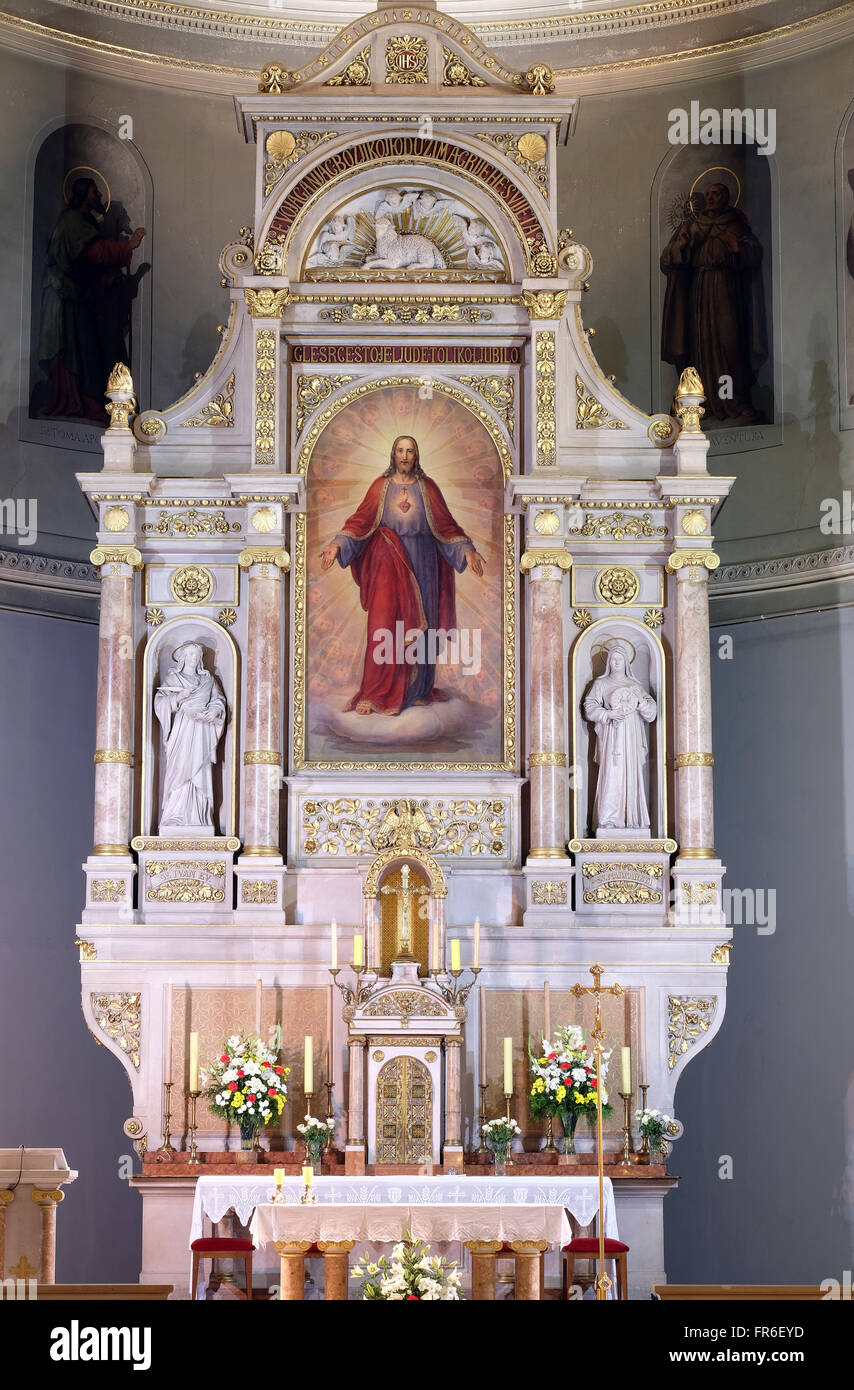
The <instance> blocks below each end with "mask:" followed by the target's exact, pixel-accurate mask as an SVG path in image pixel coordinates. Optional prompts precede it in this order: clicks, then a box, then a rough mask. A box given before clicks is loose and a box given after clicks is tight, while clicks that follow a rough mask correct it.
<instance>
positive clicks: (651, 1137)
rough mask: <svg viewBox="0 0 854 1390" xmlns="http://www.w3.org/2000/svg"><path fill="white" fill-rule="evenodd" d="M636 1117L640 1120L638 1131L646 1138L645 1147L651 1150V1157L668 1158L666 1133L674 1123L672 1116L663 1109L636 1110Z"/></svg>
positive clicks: (653, 1158)
mask: <svg viewBox="0 0 854 1390" xmlns="http://www.w3.org/2000/svg"><path fill="white" fill-rule="evenodd" d="M635 1118H636V1119H637V1122H638V1131H639V1133H640V1135H641V1137H642V1138H643V1139H644V1140H645V1144H644V1147H645V1148H647V1149H648V1150H649V1156H650V1158H651V1159H652V1160H653V1161H655V1159H656V1158H657V1157H660V1158H662V1159H664V1158H666V1157H667V1144H666V1142H665V1135H666V1134H667V1133H668V1132H669V1129H670V1126H671V1125H672V1124H673V1118H672V1116H671V1115H665V1114H664V1112H663V1111H662V1110H636V1111H635ZM641 1152H643V1151H641Z"/></svg>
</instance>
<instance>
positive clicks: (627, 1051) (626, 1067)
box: [622, 1047, 632, 1095]
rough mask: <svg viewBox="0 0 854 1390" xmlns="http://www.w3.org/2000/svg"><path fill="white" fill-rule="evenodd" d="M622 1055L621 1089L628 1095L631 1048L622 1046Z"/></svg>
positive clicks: (630, 1072)
mask: <svg viewBox="0 0 854 1390" xmlns="http://www.w3.org/2000/svg"><path fill="white" fill-rule="evenodd" d="M622 1057H623V1072H622V1081H623V1090H624V1091H625V1093H626V1095H628V1093H629V1091H630V1090H631V1089H632V1049H631V1048H630V1047H624V1048H623V1050H622Z"/></svg>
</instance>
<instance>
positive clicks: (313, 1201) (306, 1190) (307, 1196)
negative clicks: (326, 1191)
mask: <svg viewBox="0 0 854 1390" xmlns="http://www.w3.org/2000/svg"><path fill="white" fill-rule="evenodd" d="M300 1202H301V1203H302V1205H303V1206H304V1207H313V1206H316V1205H317V1196H316V1194H315V1193H314V1192H312V1190H311V1183H308V1182H307V1183H305V1186H304V1187H303V1190H302V1196H301V1197H300Z"/></svg>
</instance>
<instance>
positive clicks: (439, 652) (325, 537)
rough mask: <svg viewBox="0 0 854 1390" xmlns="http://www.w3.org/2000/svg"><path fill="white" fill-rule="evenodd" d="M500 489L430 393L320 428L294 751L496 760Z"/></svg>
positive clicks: (472, 424)
mask: <svg viewBox="0 0 854 1390" xmlns="http://www.w3.org/2000/svg"><path fill="white" fill-rule="evenodd" d="M389 424H392V426H394V425H397V426H398V430H397V431H396V432H394V433H393V432H392V429H389ZM402 424H407V425H409V430H408V432H407V433H402V432H400V430H399V426H400V425H402ZM342 442H343V444H344V447H343V448H341V447H340V445H341V443H342ZM422 457H424V458H429V460H430V462H429V467H428V468H425V467H424V465H423V464H422ZM502 490H503V474H502V468H501V461H500V459H499V457H498V454H497V451H496V449H495V446H494V444H493V442H492V440H491V438H490V436H489V434H488V433H487V431H486V430H485V429H484V427H483V426H482V425H481V424H480V423H479V422H478V421H477V420H476V419H475V418H473V416H472V415H471V413H470V412H469V411H468V410H466V409H465V408H464V406H462V405H461V404H459V403H458V402H457V401H454V400H449V399H447V398H443V397H440V396H439V395H438V393H437V394H436V397H435V398H434V399H431V400H422V399H420V398H419V396H418V392H417V390H416V391H412V390H411V389H409V388H405V387H403V386H401V387H397V388H392V389H390V390H388V392H386V391H382V392H376V393H375V394H373V395H372V396H367V397H363V398H361V399H358V400H355V401H354V402H353V403H352V405H348V407H347V408H345V409H344V410H342V411H341V412H340V413H339V414H338V415H337V416H336V417H335V419H334V420H333V421H332V423H331V425H330V426H328V427H327V429H326V430H325V431H324V434H323V436H321V441H320V442H319V444H318V445H317V446H316V447H315V450H314V453H313V456H312V462H311V469H310V473H309V487H308V523H307V541H308V546H307V578H308V585H307V600H308V601H307V622H306V632H307V647H308V661H307V677H308V679H307V682H306V684H307V688H308V696H309V701H308V704H309V708H308V718H307V720H306V733H307V738H308V745H309V746H308V749H306V751H307V752H308V755H309V757H311V758H315V757H319V758H322V759H324V760H326V759H328V758H330V757H333V756H335V754H336V753H342V754H346V755H348V757H353V756H354V755H357V754H359V753H362V752H364V753H365V754H366V755H367V754H369V755H370V756H371V759H372V760H374V759H376V758H377V757H379V758H380V759H382V760H383V761H386V760H388V761H391V760H393V759H394V758H396V757H403V758H405V759H406V760H407V762H408V761H409V760H410V759H412V758H418V759H422V758H427V760H428V761H440V760H442V759H444V758H448V759H451V760H452V761H455V760H457V759H459V760H463V761H469V760H475V759H477V760H478V761H482V760H488V759H490V758H492V759H493V760H495V761H498V762H500V761H501V759H502V758H503V756H504V749H503V743H502V723H501V717H500V716H501V705H502V692H503V636H502V633H503V629H502V618H503V605H502V592H501V572H502V566H501V565H500V564H496V563H493V561H494V558H496V557H497V556H499V555H500V554H501V553H502V546H503V507H502ZM297 758H298V760H299V751H298V754H297Z"/></svg>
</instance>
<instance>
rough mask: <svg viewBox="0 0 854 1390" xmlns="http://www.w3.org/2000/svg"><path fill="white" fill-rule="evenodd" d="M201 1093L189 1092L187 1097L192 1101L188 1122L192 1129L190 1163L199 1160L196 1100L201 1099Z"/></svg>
mask: <svg viewBox="0 0 854 1390" xmlns="http://www.w3.org/2000/svg"><path fill="white" fill-rule="evenodd" d="M201 1094H202V1093H201V1091H188V1092H187V1099H188V1100H189V1102H190V1116H189V1124H188V1129H189V1131H190V1157H189V1158H188V1159H187V1162H188V1163H198V1162H199V1151H198V1149H197V1148H196V1129H197V1125H196V1101H197V1100H198V1099H199V1096H200V1095H201Z"/></svg>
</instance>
